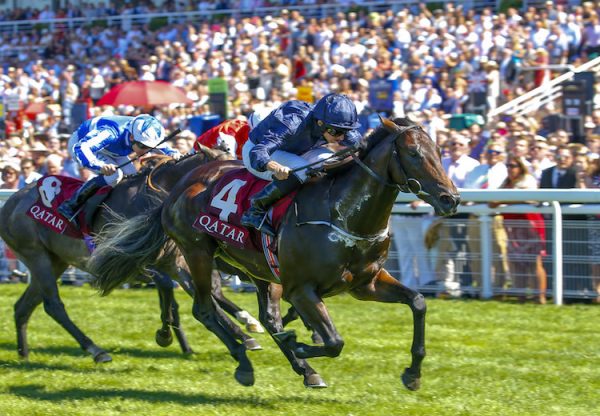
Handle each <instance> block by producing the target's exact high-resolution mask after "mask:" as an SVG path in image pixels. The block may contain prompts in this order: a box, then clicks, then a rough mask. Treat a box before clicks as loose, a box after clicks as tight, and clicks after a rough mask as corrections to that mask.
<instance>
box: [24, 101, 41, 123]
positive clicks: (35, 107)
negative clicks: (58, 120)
mask: <svg viewBox="0 0 600 416" xmlns="http://www.w3.org/2000/svg"><path fill="white" fill-rule="evenodd" d="M45 111H46V103H45V102H43V101H34V102H32V103H30V104H29V105H28V106H27V107H25V111H24V113H25V115H26V116H27V117H29V119H30V120H34V119H35V116H37V115H38V114H40V113H43V112H45Z"/></svg>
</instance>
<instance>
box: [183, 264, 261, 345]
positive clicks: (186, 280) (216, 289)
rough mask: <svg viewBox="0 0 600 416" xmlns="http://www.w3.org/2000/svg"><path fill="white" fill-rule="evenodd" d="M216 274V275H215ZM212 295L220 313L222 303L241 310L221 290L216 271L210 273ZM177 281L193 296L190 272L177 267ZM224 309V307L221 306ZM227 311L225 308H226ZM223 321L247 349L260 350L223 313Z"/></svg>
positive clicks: (250, 338) (252, 340)
mask: <svg viewBox="0 0 600 416" xmlns="http://www.w3.org/2000/svg"><path fill="white" fill-rule="evenodd" d="M215 276H216V277H215ZM212 279H213V280H212V297H213V300H214V301H215V307H216V308H217V312H219V313H221V314H222V309H221V308H220V307H222V306H223V305H224V304H225V306H227V305H233V306H234V307H235V308H237V309H236V310H241V308H239V307H238V306H237V305H235V303H233V302H231V301H230V300H229V299H227V298H226V297H225V296H224V295H223V291H222V290H221V279H220V277H219V276H218V273H212ZM177 281H178V282H179V284H180V285H181V286H182V287H183V288H184V290H185V291H186V292H187V293H189V294H190V296H192V297H194V285H193V284H192V280H191V276H190V274H189V273H188V272H187V271H185V270H184V269H178V271H177ZM223 309H224V308H223ZM226 311H227V309H226ZM223 317H224V319H223V323H224V324H225V325H227V326H228V328H229V330H230V331H231V332H232V333H233V334H234V336H235V337H236V338H237V339H238V340H240V341H241V342H243V343H244V345H245V346H246V348H247V349H249V350H251V351H256V350H262V347H261V346H260V344H259V343H258V341H256V340H255V339H254V338H252V337H251V336H249V335H247V334H245V333H244V331H242V330H241V329H240V328H239V327H238V326H237V325H236V324H235V323H234V322H233V321H231V320H230V319H228V318H227V317H226V316H225V315H223Z"/></svg>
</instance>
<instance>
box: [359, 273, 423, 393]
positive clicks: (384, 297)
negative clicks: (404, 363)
mask: <svg viewBox="0 0 600 416" xmlns="http://www.w3.org/2000/svg"><path fill="white" fill-rule="evenodd" d="M351 293H352V295H353V296H354V297H355V298H357V299H360V300H373V301H376V302H389V303H404V304H406V305H408V306H409V307H410V310H411V311H412V314H413V341H412V346H411V349H410V350H411V354H412V362H411V365H410V367H409V368H407V369H405V370H404V373H403V374H402V382H403V383H404V385H405V386H406V388H408V389H410V390H417V389H418V388H419V387H420V383H421V363H422V361H423V359H424V358H425V313H426V312H427V306H426V305H425V298H424V297H423V295H421V294H420V293H419V292H416V291H414V290H412V289H410V288H408V287H406V286H404V285H403V284H401V283H400V282H399V281H398V280H396V279H395V278H394V277H393V276H391V275H390V274H389V273H388V272H387V270H385V269H381V270H380V271H379V273H377V275H376V277H375V279H374V280H373V282H372V283H371V284H368V285H365V286H363V287H361V288H358V289H356V290H354V291H352V292H351Z"/></svg>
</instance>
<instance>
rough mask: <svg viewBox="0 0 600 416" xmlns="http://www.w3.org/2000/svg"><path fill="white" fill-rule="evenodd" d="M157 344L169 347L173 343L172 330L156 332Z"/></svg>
mask: <svg viewBox="0 0 600 416" xmlns="http://www.w3.org/2000/svg"><path fill="white" fill-rule="evenodd" d="M154 339H155V340H156V343H157V344H158V345H160V346H161V347H163V348H164V347H168V346H169V345H171V344H172V343H173V334H171V330H169V329H167V330H166V331H164V330H162V329H159V330H158V331H156V336H155V337H154Z"/></svg>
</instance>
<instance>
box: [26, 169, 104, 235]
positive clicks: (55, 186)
mask: <svg viewBox="0 0 600 416" xmlns="http://www.w3.org/2000/svg"><path fill="white" fill-rule="evenodd" d="M82 184H83V181H81V180H79V179H75V178H71V177H68V176H61V175H50V176H48V175H46V176H43V177H42V178H40V179H39V180H38V181H37V183H36V188H37V190H38V195H39V197H38V199H37V200H36V201H35V202H34V203H33V204H32V205H31V206H30V207H29V209H28V210H27V216H29V217H30V218H33V219H34V220H35V221H37V222H38V223H40V224H42V225H44V226H46V227H47V228H49V229H51V230H52V231H54V232H56V233H58V234H64V235H66V236H69V237H73V238H79V239H86V236H89V235H90V234H91V232H92V230H91V224H92V220H93V218H94V215H95V214H96V211H97V210H98V207H99V206H100V205H101V204H102V202H104V200H105V199H106V198H107V197H108V195H109V194H110V190H111V189H112V188H111V187H110V186H106V187H103V188H101V189H100V190H99V191H98V192H96V194H95V195H94V196H92V197H91V198H90V199H88V200H87V201H86V202H85V204H84V206H83V208H82V209H81V210H80V211H79V213H78V214H77V222H78V223H79V225H80V227H77V226H76V225H74V224H72V223H70V222H69V220H68V219H67V218H64V217H63V216H62V215H61V214H59V213H58V211H57V210H56V209H57V208H58V206H59V205H60V204H61V203H62V202H63V201H66V200H67V199H69V198H70V197H71V196H72V195H73V194H74V193H75V192H77V190H78V189H79V187H81V185H82Z"/></svg>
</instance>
